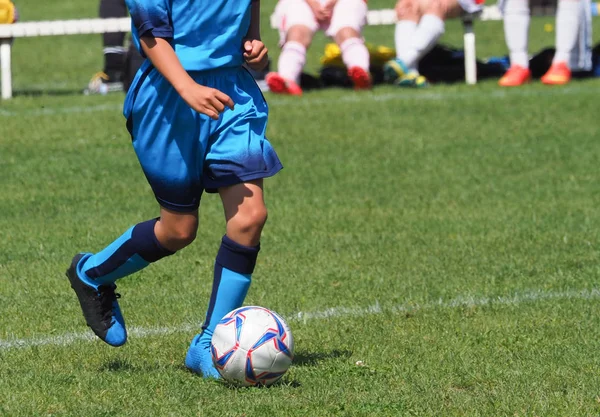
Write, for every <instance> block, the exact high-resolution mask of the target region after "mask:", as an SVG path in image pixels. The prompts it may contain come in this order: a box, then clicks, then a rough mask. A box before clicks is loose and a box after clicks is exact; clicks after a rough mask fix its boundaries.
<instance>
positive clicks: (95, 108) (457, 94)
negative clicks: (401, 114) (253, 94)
mask: <svg viewBox="0 0 600 417" xmlns="http://www.w3.org/2000/svg"><path fill="white" fill-rule="evenodd" d="M580 93H587V94H589V93H592V94H600V88H595V87H593V86H589V85H588V86H583V85H581V86H577V85H571V86H568V87H560V88H547V89H545V90H530V89H527V88H525V89H512V90H506V89H504V90H491V91H490V90H488V91H433V89H432V90H431V91H421V92H412V94H403V91H402V90H399V91H398V92H397V93H384V94H377V93H368V92H361V93H355V92H348V93H347V94H346V95H343V96H341V97H318V96H311V95H305V96H304V97H302V98H297V97H294V98H285V99H283V98H280V97H279V98H278V97H273V98H269V99H268V100H267V101H268V103H269V106H270V107H291V106H295V107H300V106H301V107H308V106H314V105H335V104H339V103H361V104H362V103H365V102H376V103H382V102H389V101H448V100H465V99H469V98H482V97H488V98H490V99H505V98H511V97H540V98H542V97H558V96H568V95H574V94H580ZM122 109H123V105H122V104H97V105H91V106H85V105H80V106H72V107H45V108H43V109H25V110H8V109H2V108H0V117H15V116H54V115H58V114H79V113H95V112H102V111H111V112H112V111H121V110H122Z"/></svg>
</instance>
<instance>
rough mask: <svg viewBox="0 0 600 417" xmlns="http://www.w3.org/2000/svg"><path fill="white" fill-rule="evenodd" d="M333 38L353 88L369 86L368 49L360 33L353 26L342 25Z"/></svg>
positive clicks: (370, 82) (367, 87)
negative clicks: (340, 52)
mask: <svg viewBox="0 0 600 417" xmlns="http://www.w3.org/2000/svg"><path fill="white" fill-rule="evenodd" d="M334 40H335V43H337V44H338V46H339V47H340V50H341V51H342V60H343V61H344V64H345V65H346V68H348V76H349V77H350V79H351V80H352V83H353V84H354V88H355V89H356V90H364V89H369V88H371V86H372V80H371V74H370V73H369V63H370V59H369V51H368V50H367V47H366V46H365V42H364V41H363V39H362V37H361V35H360V33H359V32H358V31H357V30H356V29H354V28H351V27H344V28H341V29H340V30H338V31H337V33H336V34H335V36H334Z"/></svg>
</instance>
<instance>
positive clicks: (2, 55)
mask: <svg viewBox="0 0 600 417" xmlns="http://www.w3.org/2000/svg"><path fill="white" fill-rule="evenodd" d="M11 47H12V45H11V39H0V67H1V69H0V73H1V74H2V99H3V100H7V99H9V98H11V97H12V73H11V62H10V58H11V56H10V55H11Z"/></svg>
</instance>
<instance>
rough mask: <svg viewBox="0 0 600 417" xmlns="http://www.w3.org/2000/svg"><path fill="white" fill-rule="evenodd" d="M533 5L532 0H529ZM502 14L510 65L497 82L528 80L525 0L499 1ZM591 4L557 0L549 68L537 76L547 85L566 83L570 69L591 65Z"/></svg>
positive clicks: (585, 0)
mask: <svg viewBox="0 0 600 417" xmlns="http://www.w3.org/2000/svg"><path fill="white" fill-rule="evenodd" d="M532 1H533V2H534V5H535V1H536V0H532ZM499 6H500V9H501V10H502V12H503V16H504V37H505V39H506V45H507V46H508V49H509V58H510V68H509V69H508V71H507V72H506V74H504V76H503V77H502V78H501V79H500V81H499V82H498V84H499V85H500V86H503V87H515V86H519V85H523V84H525V83H527V82H529V81H530V80H531V71H530V69H529V55H528V50H527V47H528V43H529V21H530V19H531V12H530V3H529V0H504V1H502V0H501V1H500V3H499ZM591 36H592V26H591V4H590V1H589V0H558V6H557V10H556V52H555V54H554V58H553V60H552V65H551V66H550V69H548V71H547V72H546V74H544V75H543V76H542V78H541V81H542V83H544V84H548V85H561V84H566V83H568V82H569V81H570V80H571V73H572V71H573V70H577V71H589V70H590V69H591V67H592V50H591Z"/></svg>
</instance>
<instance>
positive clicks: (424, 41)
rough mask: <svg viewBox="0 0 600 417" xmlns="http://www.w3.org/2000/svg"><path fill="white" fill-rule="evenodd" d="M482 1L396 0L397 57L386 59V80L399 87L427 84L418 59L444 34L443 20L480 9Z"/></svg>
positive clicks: (395, 38)
mask: <svg viewBox="0 0 600 417" xmlns="http://www.w3.org/2000/svg"><path fill="white" fill-rule="evenodd" d="M482 6H483V0H399V1H398V2H397V3H396V15H397V17H398V22H397V23H396V30H395V33H394V40H395V46H396V59H393V60H391V61H389V62H387V63H386V64H385V65H384V67H383V69H384V79H385V81H386V82H389V83H394V84H396V85H398V86H401V87H426V86H427V80H426V79H425V77H423V76H421V75H420V74H419V61H420V60H421V58H423V57H424V56H425V55H426V54H427V53H428V52H429V51H430V50H431V49H432V48H433V47H434V46H435V45H436V43H437V41H438V40H439V38H440V37H441V36H442V35H443V34H444V31H445V23H444V21H445V20H446V19H449V18H452V17H458V16H460V15H461V14H463V13H477V12H479V11H481V8H482Z"/></svg>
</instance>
